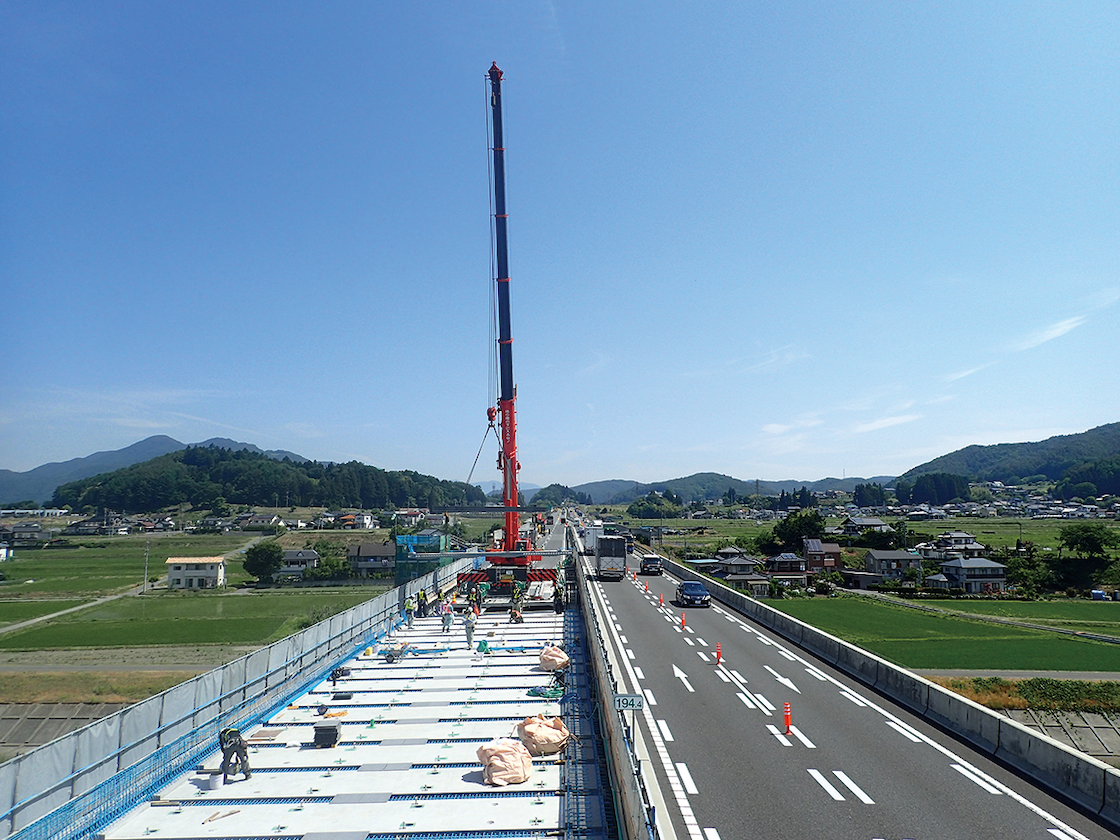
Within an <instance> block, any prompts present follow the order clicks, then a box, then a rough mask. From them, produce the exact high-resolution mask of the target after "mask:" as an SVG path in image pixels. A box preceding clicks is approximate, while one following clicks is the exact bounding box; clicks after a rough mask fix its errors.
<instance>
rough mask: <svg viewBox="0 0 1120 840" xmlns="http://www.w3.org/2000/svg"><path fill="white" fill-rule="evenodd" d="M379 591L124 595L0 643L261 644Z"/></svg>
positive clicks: (32, 646) (29, 646) (36, 646)
mask: <svg viewBox="0 0 1120 840" xmlns="http://www.w3.org/2000/svg"><path fill="white" fill-rule="evenodd" d="M381 591H383V589H382V588H377V587H370V586H363V587H346V588H339V589H334V590H330V589H326V590H323V589H316V590H307V589H303V590H296V591H266V592H259V593H258V592H232V593H205V594H203V593H189V594H188V593H182V594H180V593H159V594H151V595H142V596H134V597H125V598H119V599H116V600H114V601H110V602H109V603H106V604H102V605H100V606H96V607H90V608H89V609H87V610H81V611H79V612H76V613H72V614H70V615H66V616H62V617H60V618H58V619H54V620H51V621H48V622H46V623H43V624H37V625H34V626H32V627H29V628H27V629H25V630H16V631H13V632H11V633H7V634H4V635H0V650H41V649H67V648H105V647H144V646H147V645H176V644H238V645H264V644H268V643H269V642H273V641H276V640H277V639H281V638H284V637H285V636H288V635H291V634H292V633H295V632H296V631H297V630H300V629H302V628H303V627H307V626H310V625H311V624H314V623H315V622H317V621H320V620H322V619H324V618H327V617H328V616H331V615H334V614H335V613H337V612H340V611H342V610H345V609H348V608H349V607H352V606H354V605H355V604H360V603H362V602H363V601H366V600H368V599H370V598H372V597H374V596H375V595H377V594H379V593H380V592H381ZM54 603H56V604H57V603H58V602H54Z"/></svg>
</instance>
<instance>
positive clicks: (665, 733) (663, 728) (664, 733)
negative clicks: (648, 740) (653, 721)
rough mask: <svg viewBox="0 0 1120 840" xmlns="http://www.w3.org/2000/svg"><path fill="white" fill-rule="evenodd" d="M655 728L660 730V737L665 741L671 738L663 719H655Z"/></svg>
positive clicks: (671, 735) (667, 725)
mask: <svg viewBox="0 0 1120 840" xmlns="http://www.w3.org/2000/svg"><path fill="white" fill-rule="evenodd" d="M657 728H658V729H660V730H661V737H662V738H664V739H665V740H666V741H672V740H673V733H672V732H670V731H669V724H667V723H666V722H665V721H663V720H659V721H657Z"/></svg>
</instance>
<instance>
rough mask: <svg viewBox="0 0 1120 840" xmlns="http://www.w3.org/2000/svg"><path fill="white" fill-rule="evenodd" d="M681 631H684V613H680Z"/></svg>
mask: <svg viewBox="0 0 1120 840" xmlns="http://www.w3.org/2000/svg"><path fill="white" fill-rule="evenodd" d="M681 629H682V630H683V629H684V613H681Z"/></svg>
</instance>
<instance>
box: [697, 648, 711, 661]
mask: <svg viewBox="0 0 1120 840" xmlns="http://www.w3.org/2000/svg"><path fill="white" fill-rule="evenodd" d="M696 655H697V656H699V657H700V658H701V659H703V660H704V661H705V662H711V661H712V660H710V659H708V654H706V653H704V651H702V650H698V651H696Z"/></svg>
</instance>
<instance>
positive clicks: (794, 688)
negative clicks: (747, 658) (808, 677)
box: [763, 665, 801, 694]
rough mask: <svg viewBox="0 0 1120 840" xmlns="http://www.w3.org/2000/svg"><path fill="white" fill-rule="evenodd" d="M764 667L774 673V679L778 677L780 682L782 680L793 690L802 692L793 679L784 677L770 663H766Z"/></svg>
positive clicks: (783, 683)
mask: <svg viewBox="0 0 1120 840" xmlns="http://www.w3.org/2000/svg"><path fill="white" fill-rule="evenodd" d="M763 667H764V668H765V669H766V670H767V671H769V672H770V673H771V674H773V675H774V679H776V680H777V681H778V682H780V683H781V684H782V685H784V686H785V687H786V688H788V689H790V690H791V691H796V692H797V693H798V694H800V693H801V691H800V689H798V687H797V686H795V685H794V684H793V680H791V679H790V678H789V677H783V676H782V675H781V674H779V673H778V672H777V671H775V670H774V669H773V668H771V667H770V666H769V665H764V666H763Z"/></svg>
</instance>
